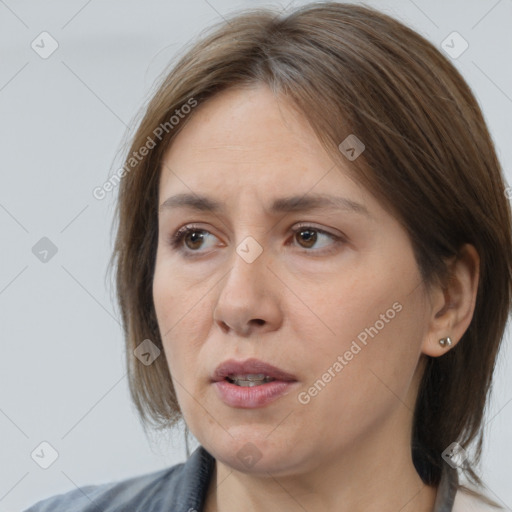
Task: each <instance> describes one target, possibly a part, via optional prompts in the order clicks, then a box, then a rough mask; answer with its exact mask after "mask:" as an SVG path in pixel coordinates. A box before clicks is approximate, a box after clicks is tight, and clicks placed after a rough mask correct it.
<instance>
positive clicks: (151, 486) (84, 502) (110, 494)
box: [23, 463, 184, 512]
mask: <svg viewBox="0 0 512 512" xmlns="http://www.w3.org/2000/svg"><path fill="white" fill-rule="evenodd" d="M183 466H184V463H181V464H176V465H175V466H172V467H171V468H165V469H162V470H159V471H154V472H152V473H147V474H145V475H140V476H135V477H132V478H128V479H126V480H121V481H116V482H108V483H104V484H99V485H88V486H84V487H80V488H77V489H73V490H71V491H68V492H66V493H63V494H58V495H55V496H51V497H49V498H46V499H43V500H41V501H38V502H37V503H35V504H34V505H32V506H31V507H30V508H28V509H26V510H25V511H23V512H69V511H70V510H73V511H74V512H98V511H99V510H101V511H102V512H114V511H116V512H117V511H121V510H126V508H125V507H126V506H127V505H129V506H130V509H131V510H139V509H140V510H147V511H148V512H149V511H150V510H153V507H152V503H154V502H158V501H159V496H161V495H162V494H163V493H166V494H167V493H169V492H172V490H173V489H172V488H173V487H174V486H175V485H176V479H177V478H178V477H179V475H180V473H181V470H182V468H183Z"/></svg>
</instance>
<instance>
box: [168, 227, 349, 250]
mask: <svg viewBox="0 0 512 512" xmlns="http://www.w3.org/2000/svg"><path fill="white" fill-rule="evenodd" d="M300 231H314V232H315V233H320V234H322V235H327V236H328V237H330V238H331V239H332V240H333V241H334V244H333V245H334V247H333V248H330V249H327V250H322V251H315V250H314V249H304V248H303V249H302V250H301V251H300V252H309V253H315V252H319V253H320V255H325V254H330V253H332V252H334V251H336V249H337V248H338V246H339V245H341V244H343V243H344V242H346V240H345V239H344V238H343V237H340V236H336V235H334V234H332V233H329V232H328V231H324V230H323V229H319V228H316V227H315V226H311V225H309V224H301V225H299V226H297V227H296V228H295V229H293V230H292V233H291V234H292V237H294V236H295V235H296V234H297V233H299V232H300ZM194 232H198V233H209V231H207V230H206V229H201V228H198V227H195V226H191V225H187V226H183V227H182V228H180V229H178V231H176V233H175V234H174V235H171V236H170V237H169V244H170V245H171V247H172V248H173V249H175V250H177V251H178V252H181V253H182V254H183V255H185V256H186V257H195V256H197V255H201V253H200V251H199V250H197V251H191V250H190V249H188V250H187V249H185V248H184V246H183V244H182V242H183V239H184V238H185V236H187V235H188V234H189V233H194ZM210 234H211V233H210Z"/></svg>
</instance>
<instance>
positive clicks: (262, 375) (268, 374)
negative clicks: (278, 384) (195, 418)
mask: <svg viewBox="0 0 512 512" xmlns="http://www.w3.org/2000/svg"><path fill="white" fill-rule="evenodd" d="M222 380H228V382H231V383H232V384H235V385H237V386H241V387H252V386H260V385H263V384H266V383H268V382H273V381H275V380H279V381H282V382H294V381H296V380H297V379H296V378H295V376H294V375H292V374H291V373H289V372H286V371H285V370H283V369H281V368H278V367H277V366H274V365H272V364H270V363H266V362H264V361H261V360H259V359H247V360H245V361H236V360H234V359H229V360H227V361H224V362H223V363H221V364H220V365H219V366H217V368H216V369H215V371H214V373H213V375H212V381H213V382H219V381H222Z"/></svg>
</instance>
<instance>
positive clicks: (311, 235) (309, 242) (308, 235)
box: [295, 229, 318, 249]
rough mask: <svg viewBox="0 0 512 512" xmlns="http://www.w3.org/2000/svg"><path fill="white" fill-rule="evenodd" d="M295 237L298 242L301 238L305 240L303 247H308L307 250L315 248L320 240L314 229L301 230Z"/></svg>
mask: <svg viewBox="0 0 512 512" xmlns="http://www.w3.org/2000/svg"><path fill="white" fill-rule="evenodd" d="M295 235H296V237H297V239H298V240H299V239H300V238H302V240H304V242H305V244H304V245H303V247H306V248H307V249H310V248H311V247H313V246H314V245H315V243H316V241H317V239H318V236H317V234H316V231H315V230H314V229H299V230H298V231H296V232H295Z"/></svg>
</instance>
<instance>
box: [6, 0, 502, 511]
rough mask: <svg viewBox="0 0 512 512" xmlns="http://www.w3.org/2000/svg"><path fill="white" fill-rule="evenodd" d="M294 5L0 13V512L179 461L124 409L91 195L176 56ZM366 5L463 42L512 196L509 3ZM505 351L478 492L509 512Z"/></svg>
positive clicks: (48, 5)
mask: <svg viewBox="0 0 512 512" xmlns="http://www.w3.org/2000/svg"><path fill="white" fill-rule="evenodd" d="M302 3H305V2H298V1H297V2H291V3H288V2H285V1H283V2H274V3H271V2H265V3H264V2H259V1H256V0H254V1H250V2H249V1H245V2H240V1H239V2H236V1H230V0H210V1H206V0H190V1H187V2H164V1H158V0H150V1H144V2H143V1H139V2H137V1H134V0H129V1H128V0H111V1H108V2H107V1H103V2H101V1H99V0H89V1H85V0H67V1H47V2H38V1H23V0H20V1H16V0H0V48H1V66H0V141H1V142H0V143H1V152H0V157H1V161H0V172H1V187H0V230H1V236H2V250H1V252H0V254H1V256H0V257H1V265H0V340H1V341H0V343H1V345H0V348H1V357H0V376H1V377H0V379H1V380H0V383H1V385H0V434H1V436H0V511H2V512H3V511H16V510H21V509H23V508H25V507H28V506H29V505H30V504H32V503H34V502H35V501H37V500H40V499H42V498H44V497H47V496H50V495H53V494H57V493H61V492H65V491H68V490H71V489H73V488H75V486H84V485H87V484H94V483H102V482H107V481H112V480H120V479H124V478H128V477H130V476H135V475H139V474H143V473H146V472H150V471H156V470H158V469H161V468H164V467H167V466H170V465H173V464H176V463H178V462H182V461H184V460H185V448H184V442H183V435H182V431H181V433H180V431H176V432H175V433H172V434H170V435H169V438H168V439H167V440H165V439H162V440H160V441H158V442H153V443H151V442H149V441H148V439H147V438H146V437H145V436H144V432H143V430H142V427H141V426H140V424H139V421H138V419H137V417H136V415H135V412H134V408H133V407H132V405H131V403H130V401H129V396H128V387H127V380H126V370H125V368H124V355H123V340H122V332H121V328H120V323H119V312H118V310H117V308H116V307H115V305H114V301H113V290H112V289H111V287H110V285H109V283H108V282H107V281H106V279H105V271H106V265H107V261H108V258H109V256H110V251H111V248H112V240H111V237H110V226H111V219H112V212H113V205H114V200H115V192H114V193H110V194H109V195H108V197H107V198H105V199H103V200H101V201H99V200H97V199H95V198H94V197H93V195H92V190H93V189H94V187H96V186H99V185H101V184H103V183H104V182H105V180H106V179H107V178H108V176H109V175H110V173H112V172H113V171H114V170H115V169H117V167H116V165H117V166H118V162H119V161H118V160H116V159H115V157H116V153H117V151H118V150H119V148H120V145H121V143H122V141H123V140H124V139H123V137H124V135H125V130H126V127H127V125H130V122H131V121H132V120H133V118H134V116H135V115H136V114H137V112H138V110H139V109H140V107H141V105H142V104H143V102H144V101H145V100H146V99H147V97H148V95H149V92H150V89H151V86H152V84H153V82H154V80H155V79H156V78H157V77H158V75H159V74H160V73H161V72H162V71H163V70H164V68H165V67H166V66H167V65H168V63H169V61H170V60H171V58H173V56H174V55H175V54H176V52H177V51H178V50H179V49H180V48H181V47H182V45H184V44H185V43H187V42H189V41H190V40H191V39H192V38H193V37H195V36H197V35H198V34H199V32H200V31H201V30H203V29H204V28H206V27H208V26H210V25H211V24H212V23H214V22H217V21H219V20H220V19H221V17H222V16H225V15H226V14H228V13H230V12H231V11H233V10H234V9H240V8H244V7H250V6H259V5H261V6H263V5H265V6H268V5H274V6H280V7H281V8H284V7H286V6H287V5H288V6H289V8H291V7H293V6H297V5H299V4H302ZM367 3H368V4H369V5H373V6H376V7H378V8H380V9H381V10H383V11H384V12H387V13H389V14H391V15H393V16H395V17H397V18H399V19H400V20H402V21H403V22H405V23H406V24H408V25H410V26H411V27H412V28H414V29H416V30H417V31H418V32H420V33H421V34H423V35H424V36H426V37H427V38H428V39H429V40H431V41H432V42H433V43H434V44H435V45H437V46H438V47H439V48H440V45H441V42H442V41H443V40H444V39H445V38H446V37H447V36H448V34H450V33H451V32H453V31H457V32H459V33H460V34H461V35H462V36H463V37H464V39H466V40H467V41H468V43H469V48H468V50H467V51H465V52H464V53H463V54H462V55H461V56H460V57H459V58H458V59H456V60H454V63H455V65H456V66H457V68H458V69H459V70H460V71H461V72H462V74H463V76H464V77H465V78H466V79H467V81H468V83H469V85H470V86H471V88H472V89H473V91H474V93H475V95H476V97H477V98H478V100H479V102H480V105H481V106H482V108H483V110H484V114H485V117H486V120H487V122H488V125H489V128H490V131H491V134H492V136H493V138H494V140H495V143H496V146H497V150H498V156H499V158H500V159H501V162H502V165H503V167H504V169H505V171H506V173H507V180H508V182H509V183H512V180H511V179H510V177H511V165H512V147H511V144H510V142H511V134H512V121H511V119H512V71H511V69H512V67H511V64H510V62H511V55H512V31H511V24H510V22H511V20H512V0H500V1H495V0H492V1H491V0H489V1H484V0H481V1H477V0H472V1H467V0H457V1H449V2H448V1H444V0H437V1H431V0H415V1H412V0H394V1H392V0H386V1H380V2H379V1H372V2H367ZM43 31H47V32H49V33H50V34H51V35H52V37H53V38H55V39H56V40H57V41H58V43H59V48H58V49H57V50H56V51H55V53H53V54H52V55H51V56H50V57H49V58H47V59H42V58H41V57H40V56H39V55H38V54H37V53H36V52H35V51H34V50H33V49H32V48H31V42H32V41H33V40H34V39H36V38H37V36H38V35H39V34H40V33H41V32H43ZM441 51H442V50H441ZM42 237H48V238H49V239H50V240H51V241H52V242H53V243H54V244H55V245H56V247H57V249H58V252H57V253H56V254H55V256H53V257H52V258H51V259H50V260H49V261H48V262H46V263H43V262H41V261H40V260H39V259H38V258H36V256H35V255H34V254H33V253H32V247H33V246H34V245H35V244H36V243H37V242H38V241H39V240H40V239H41V238H42ZM508 332H510V331H508ZM509 345H510V336H508V339H507V340H506V342H505V347H504V350H503V351H502V355H501V358H500V360H499V364H498V368H497V379H496V382H495V390H494V393H493V400H492V403H491V407H490V410H489V412H488V414H487V420H486V421H488V422H489V423H488V437H487V442H486V445H485V454H484V459H483V476H484V480H485V482H486V484H487V486H488V489H489V494H491V496H493V497H494V498H495V499H497V500H499V501H501V502H502V503H503V504H504V505H507V506H508V507H509V508H510V507H511V506H512V488H511V486H510V474H511V464H510V458H511V455H512V450H511V444H512V443H511V441H510V438H509V437H507V433H508V434H509V435H510V432H511V431H512V429H511V426H512V405H511V404H510V401H511V400H512V386H511V383H512V378H511V375H512V371H511V370H512V366H511V364H512V363H511V359H510V349H509ZM468 378H471V376H468ZM42 441H47V442H49V443H50V444H51V445H52V446H53V447H54V448H55V449H56V450H57V452H58V454H59V456H58V459H57V460H56V461H55V463H54V464H53V465H51V466H50V467H49V468H48V469H42V468H40V467H39V466H38V465H37V464H36V463H35V462H34V461H33V460H32V458H31V453H32V451H33V450H34V449H35V448H36V447H37V446H38V445H39V444H40V443H41V442H42ZM195 446H196V445H195V444H193V445H192V448H194V447H195Z"/></svg>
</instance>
